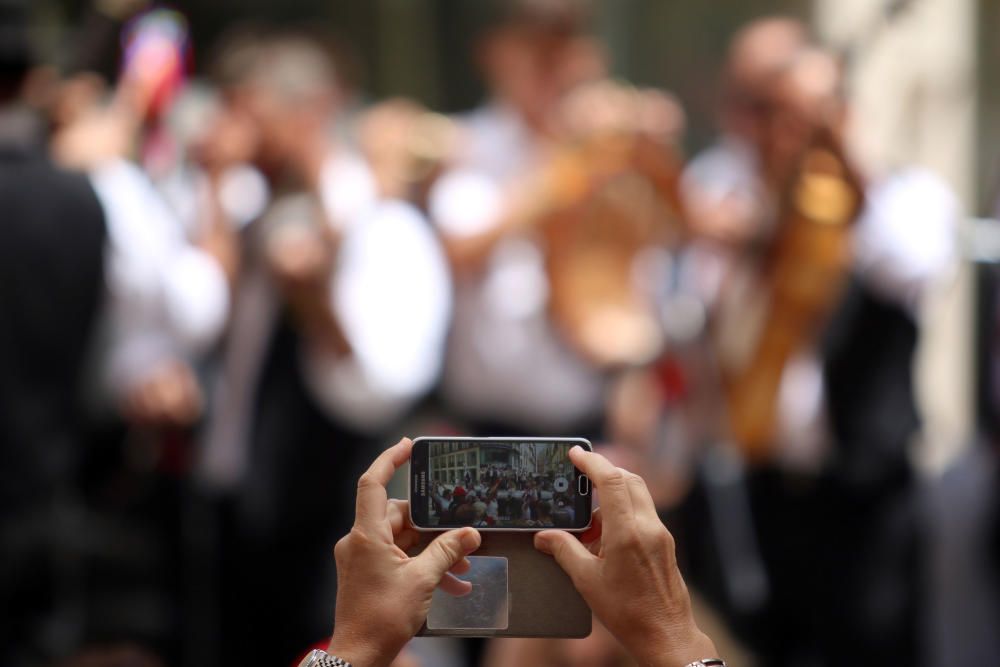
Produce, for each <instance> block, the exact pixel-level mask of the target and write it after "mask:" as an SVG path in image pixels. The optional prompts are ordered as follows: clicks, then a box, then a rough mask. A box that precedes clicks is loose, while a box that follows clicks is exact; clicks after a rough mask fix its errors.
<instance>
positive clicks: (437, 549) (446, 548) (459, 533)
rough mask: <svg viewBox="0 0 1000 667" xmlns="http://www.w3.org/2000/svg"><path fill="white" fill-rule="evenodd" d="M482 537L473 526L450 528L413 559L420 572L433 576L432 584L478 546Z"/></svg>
mask: <svg viewBox="0 0 1000 667" xmlns="http://www.w3.org/2000/svg"><path fill="white" fill-rule="evenodd" d="M481 543H482V537H481V536H480V535H479V531H478V530H476V529H474V528H462V529H460V530H450V531H448V532H447V533H444V534H442V535H439V536H438V537H437V538H436V539H435V540H434V541H433V542H431V543H430V544H428V545H427V548H426V549H424V550H423V552H421V553H420V555H419V556H417V557H416V558H414V559H413V560H414V561H415V563H416V564H417V565H418V567H419V569H420V570H421V571H422V572H425V573H427V575H428V577H429V578H433V580H434V584H435V585H436V584H437V582H439V581H441V578H442V577H444V575H445V573H446V572H448V570H450V569H451V568H453V567H454V566H455V565H457V564H458V563H460V562H461V561H462V559H463V558H465V557H466V556H467V555H469V554H470V553H472V552H473V551H475V550H476V549H478V548H479V545H480V544H481Z"/></svg>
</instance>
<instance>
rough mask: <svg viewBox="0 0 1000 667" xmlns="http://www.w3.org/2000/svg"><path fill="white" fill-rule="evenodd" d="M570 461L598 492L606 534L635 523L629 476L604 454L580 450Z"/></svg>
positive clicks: (573, 451) (575, 450) (576, 451)
mask: <svg viewBox="0 0 1000 667" xmlns="http://www.w3.org/2000/svg"><path fill="white" fill-rule="evenodd" d="M569 457H570V459H571V460H572V461H573V464H574V465H575V466H576V467H577V468H579V469H580V470H581V471H582V472H583V473H584V474H586V475H587V477H589V478H590V483H591V485H592V486H593V487H594V488H595V489H597V492H598V494H599V498H600V501H601V509H602V511H603V514H604V520H605V521H604V523H605V528H604V532H606V533H608V534H609V535H613V534H615V533H617V532H618V531H619V529H621V528H625V527H627V526H629V525H630V524H631V523H632V522H634V520H635V516H634V510H633V508H632V497H631V494H630V493H629V490H628V486H627V482H626V479H627V475H628V473H627V472H626V471H624V470H622V469H621V468H618V467H616V466H615V465H613V464H612V463H611V461H608V460H607V459H606V458H604V457H603V456H601V455H600V454H597V453H595V452H588V451H586V450H585V449H583V448H582V447H580V446H576V447H573V448H572V449H571V450H569Z"/></svg>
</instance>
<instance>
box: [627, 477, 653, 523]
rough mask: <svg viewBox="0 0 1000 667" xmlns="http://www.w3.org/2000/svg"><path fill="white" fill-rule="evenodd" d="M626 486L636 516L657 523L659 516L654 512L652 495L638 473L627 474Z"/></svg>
mask: <svg viewBox="0 0 1000 667" xmlns="http://www.w3.org/2000/svg"><path fill="white" fill-rule="evenodd" d="M627 486H628V491H629V496H631V498H632V509H633V510H634V511H635V516H636V518H637V519H640V520H642V521H656V522H657V523H659V521H660V518H659V515H658V514H657V513H656V503H654V502H653V496H652V495H650V493H649V487H647V486H646V480H644V479H643V478H642V477H640V476H639V475H636V474H634V473H629V474H628V475H627Z"/></svg>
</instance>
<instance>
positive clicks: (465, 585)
mask: <svg viewBox="0 0 1000 667" xmlns="http://www.w3.org/2000/svg"><path fill="white" fill-rule="evenodd" d="M438 588H440V589H441V590H443V591H444V592H445V593H447V594H448V595H452V596H454V597H457V598H460V597H462V596H463V595H468V594H469V593H471V592H472V582H471V581H462V580H461V579H459V578H458V577H456V576H455V575H453V574H449V573H447V572H446V573H445V575H444V576H443V577H441V581H440V582H439V583H438Z"/></svg>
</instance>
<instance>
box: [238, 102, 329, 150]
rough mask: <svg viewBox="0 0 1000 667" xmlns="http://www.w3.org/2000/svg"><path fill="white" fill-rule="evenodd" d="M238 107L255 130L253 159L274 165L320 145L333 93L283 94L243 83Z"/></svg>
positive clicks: (324, 132)
mask: <svg viewBox="0 0 1000 667" xmlns="http://www.w3.org/2000/svg"><path fill="white" fill-rule="evenodd" d="M241 109H242V112H243V113H244V114H245V116H246V118H247V119H249V121H250V122H251V123H252V124H253V126H254V128H255V131H256V134H257V156H256V160H255V162H257V163H258V164H259V165H260V166H261V167H263V168H265V169H275V168H280V167H283V166H286V165H287V164H288V163H289V162H292V161H295V160H296V159H297V158H298V157H299V156H301V155H302V154H303V153H304V152H307V151H308V150H309V149H310V148H315V147H316V146H318V145H323V144H324V143H325V139H326V131H327V128H328V127H329V123H330V122H331V121H332V119H333V95H332V93H331V94H326V93H321V92H317V93H316V94H314V95H311V96H299V97H295V98H292V97H284V96H281V95H280V94H278V93H277V91H275V90H273V89H271V88H269V87H267V86H263V85H250V86H248V87H247V90H246V92H245V94H244V95H243V97H242V100H241Z"/></svg>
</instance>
